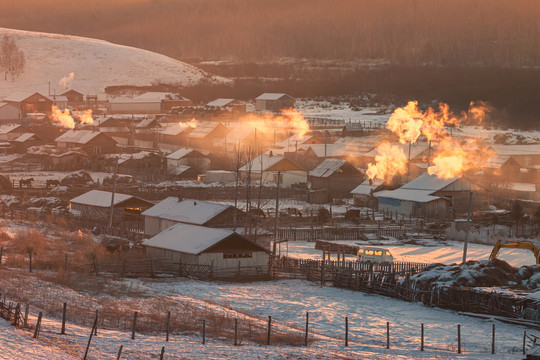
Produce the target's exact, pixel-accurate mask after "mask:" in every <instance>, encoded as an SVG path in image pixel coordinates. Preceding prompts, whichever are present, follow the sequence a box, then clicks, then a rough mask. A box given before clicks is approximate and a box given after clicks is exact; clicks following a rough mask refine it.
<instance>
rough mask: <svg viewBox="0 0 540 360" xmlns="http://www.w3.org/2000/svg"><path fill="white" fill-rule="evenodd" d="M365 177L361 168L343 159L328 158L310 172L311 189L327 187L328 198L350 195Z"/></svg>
mask: <svg viewBox="0 0 540 360" xmlns="http://www.w3.org/2000/svg"><path fill="white" fill-rule="evenodd" d="M364 177H365V176H364V174H362V173H361V172H360V170H358V169H357V168H355V167H354V166H353V165H352V164H351V163H349V162H348V161H346V160H341V159H326V160H324V161H323V162H322V163H320V164H319V165H318V166H317V167H316V168H315V169H313V170H311V171H310V172H309V182H310V183H311V189H313V190H322V189H326V191H327V194H328V198H329V199H328V200H331V199H332V198H337V197H340V198H342V197H345V196H348V195H349V193H350V192H351V190H352V189H354V188H355V187H356V186H358V185H359V184H361V183H362V181H363V180H364Z"/></svg>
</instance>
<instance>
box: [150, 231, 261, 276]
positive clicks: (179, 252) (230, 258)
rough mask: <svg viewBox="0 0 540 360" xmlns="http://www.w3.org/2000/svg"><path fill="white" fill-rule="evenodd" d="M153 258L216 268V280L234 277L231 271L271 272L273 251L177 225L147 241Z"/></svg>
mask: <svg viewBox="0 0 540 360" xmlns="http://www.w3.org/2000/svg"><path fill="white" fill-rule="evenodd" d="M143 245H144V246H145V248H146V255H147V256H148V257H150V258H170V259H171V260H172V261H173V262H178V263H183V264H193V265H208V266H212V269H213V272H214V276H216V277H219V276H220V275H225V276H230V274H229V273H228V272H229V271H235V270H238V271H239V272H240V273H239V275H242V274H241V271H240V270H241V269H242V268H246V267H249V268H252V269H254V270H255V272H258V273H259V274H260V275H265V274H266V273H267V272H268V260H269V256H270V254H269V251H268V250H267V249H266V248H264V247H263V246H261V245H259V244H257V243H255V242H253V241H251V240H249V239H248V238H246V237H244V236H242V235H240V234H238V233H236V232H234V231H231V230H226V229H215V228H208V227H204V226H197V225H189V224H176V225H174V226H172V227H170V228H168V229H166V230H164V231H162V232H160V233H159V234H157V235H155V236H154V237H152V238H150V239H148V240H145V241H144V242H143Z"/></svg>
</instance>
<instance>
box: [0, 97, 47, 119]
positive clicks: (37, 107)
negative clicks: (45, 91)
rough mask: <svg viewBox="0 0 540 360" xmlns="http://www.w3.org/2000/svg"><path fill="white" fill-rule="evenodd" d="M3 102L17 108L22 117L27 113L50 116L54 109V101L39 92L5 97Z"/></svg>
mask: <svg viewBox="0 0 540 360" xmlns="http://www.w3.org/2000/svg"><path fill="white" fill-rule="evenodd" d="M2 102H5V103H9V104H13V105H15V106H17V108H18V109H19V111H20V114H21V116H24V115H26V114H27V113H45V114H49V113H50V112H51V109H52V105H53V100H52V99H51V98H49V97H47V96H45V95H42V94H40V93H38V92H33V93H32V92H18V93H13V94H11V95H9V96H7V97H5V98H4V99H3V100H2Z"/></svg>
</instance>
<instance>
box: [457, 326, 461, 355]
mask: <svg viewBox="0 0 540 360" xmlns="http://www.w3.org/2000/svg"><path fill="white" fill-rule="evenodd" d="M457 353H458V354H461V325H460V324H458V326H457Z"/></svg>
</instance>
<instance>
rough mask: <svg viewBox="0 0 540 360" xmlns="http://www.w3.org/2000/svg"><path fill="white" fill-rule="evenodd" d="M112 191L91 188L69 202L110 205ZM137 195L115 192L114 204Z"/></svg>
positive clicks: (101, 205) (98, 205)
mask: <svg viewBox="0 0 540 360" xmlns="http://www.w3.org/2000/svg"><path fill="white" fill-rule="evenodd" d="M111 196H112V193H111V192H109V191H101V190H90V191H89V192H87V193H84V194H82V195H79V196H77V197H76V198H73V199H71V200H70V201H69V202H71V203H77V204H82V205H89V206H97V207H110V206H111ZM134 197H135V196H132V195H127V194H119V193H115V194H114V205H118V204H120V203H122V202H124V201H126V200H129V199H132V198H134Z"/></svg>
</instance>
